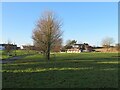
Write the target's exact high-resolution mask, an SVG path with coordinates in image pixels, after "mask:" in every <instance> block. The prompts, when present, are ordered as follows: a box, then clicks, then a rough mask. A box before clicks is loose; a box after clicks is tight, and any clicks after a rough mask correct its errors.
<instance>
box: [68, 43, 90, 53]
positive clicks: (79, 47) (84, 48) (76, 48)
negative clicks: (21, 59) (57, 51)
mask: <svg viewBox="0 0 120 90" xmlns="http://www.w3.org/2000/svg"><path fill="white" fill-rule="evenodd" d="M91 51H92V46H89V44H87V43H84V44H74V45H72V47H71V48H70V49H67V53H80V52H91Z"/></svg>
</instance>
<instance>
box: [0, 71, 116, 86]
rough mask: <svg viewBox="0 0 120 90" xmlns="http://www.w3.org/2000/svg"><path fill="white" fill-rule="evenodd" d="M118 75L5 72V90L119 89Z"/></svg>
mask: <svg viewBox="0 0 120 90" xmlns="http://www.w3.org/2000/svg"><path fill="white" fill-rule="evenodd" d="M117 79H118V77H117V73H116V72H113V70H111V71H107V72H106V71H105V72H104V71H92V70H77V71H76V70H63V71H62V70H56V71H54V70H53V71H45V72H19V73H12V72H4V73H3V78H2V80H3V84H2V85H3V88H74V87H77V88H93V87H94V88H117V87H118V82H117Z"/></svg>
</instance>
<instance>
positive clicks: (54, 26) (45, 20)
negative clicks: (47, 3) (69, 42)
mask: <svg viewBox="0 0 120 90" xmlns="http://www.w3.org/2000/svg"><path fill="white" fill-rule="evenodd" d="M61 25H62V24H61V21H60V20H58V19H57V17H56V16H55V14H54V13H53V12H51V11H47V12H44V13H43V14H42V16H41V18H40V19H39V20H38V22H37V25H36V28H35V29H34V31H33V35H32V38H33V41H34V44H35V46H37V47H39V48H40V50H41V51H43V53H44V54H45V56H46V58H47V60H50V51H51V49H52V48H53V47H54V46H55V44H56V43H57V42H58V41H59V39H60V38H61V36H62V31H61Z"/></svg>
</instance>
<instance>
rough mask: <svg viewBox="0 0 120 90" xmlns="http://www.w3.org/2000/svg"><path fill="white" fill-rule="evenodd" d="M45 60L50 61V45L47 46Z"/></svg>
mask: <svg viewBox="0 0 120 90" xmlns="http://www.w3.org/2000/svg"><path fill="white" fill-rule="evenodd" d="M47 60H50V44H48V50H47Z"/></svg>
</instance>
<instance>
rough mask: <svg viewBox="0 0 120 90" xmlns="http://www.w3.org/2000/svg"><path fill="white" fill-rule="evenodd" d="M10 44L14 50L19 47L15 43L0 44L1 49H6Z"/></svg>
mask: <svg viewBox="0 0 120 90" xmlns="http://www.w3.org/2000/svg"><path fill="white" fill-rule="evenodd" d="M8 45H9V46H10V48H11V49H12V50H15V49H17V45H13V44H0V50H5V49H6V47H7V46H8Z"/></svg>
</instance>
